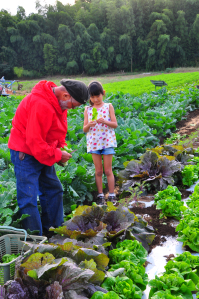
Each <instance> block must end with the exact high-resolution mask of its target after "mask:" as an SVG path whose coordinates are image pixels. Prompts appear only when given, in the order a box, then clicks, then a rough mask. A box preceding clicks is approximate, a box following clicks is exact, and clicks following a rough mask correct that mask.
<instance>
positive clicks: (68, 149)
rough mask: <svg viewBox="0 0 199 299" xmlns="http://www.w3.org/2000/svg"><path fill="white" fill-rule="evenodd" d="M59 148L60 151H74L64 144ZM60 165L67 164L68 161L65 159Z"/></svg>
mask: <svg viewBox="0 0 199 299" xmlns="http://www.w3.org/2000/svg"><path fill="white" fill-rule="evenodd" d="M60 150H61V151H65V152H67V153H69V154H70V153H72V152H74V151H73V150H72V149H71V148H68V147H67V146H64V147H61V148H60ZM60 164H61V165H62V166H67V164H68V161H66V162H65V163H60Z"/></svg>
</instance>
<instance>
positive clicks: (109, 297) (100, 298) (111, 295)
mask: <svg viewBox="0 0 199 299" xmlns="http://www.w3.org/2000/svg"><path fill="white" fill-rule="evenodd" d="M91 299H120V297H119V296H118V295H117V294H116V293H115V292H113V291H110V292H108V293H106V294H105V293H103V292H100V291H98V292H95V293H94V294H93V296H92V297H91Z"/></svg>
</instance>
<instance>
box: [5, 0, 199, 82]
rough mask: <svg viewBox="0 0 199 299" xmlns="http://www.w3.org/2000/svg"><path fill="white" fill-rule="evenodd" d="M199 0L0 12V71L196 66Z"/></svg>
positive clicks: (100, 1) (109, 1)
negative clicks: (30, 11) (35, 11)
mask: <svg viewBox="0 0 199 299" xmlns="http://www.w3.org/2000/svg"><path fill="white" fill-rule="evenodd" d="M198 12H199V1H198V0H181V1H170V0H165V1H162V0H155V1H149V0H89V1H85V0H77V1H75V4H74V5H71V6H70V5H63V4H62V3H61V2H60V1H57V2H56V4H55V5H47V4H44V5H43V6H42V5H41V4H40V2H39V1H38V2H37V13H32V14H30V15H26V13H25V10H24V8H23V7H21V6H19V7H18V11H17V14H16V15H15V16H12V15H10V14H9V13H8V12H7V11H6V10H4V9H3V8H2V9H1V11H0V73H2V75H4V76H6V78H8V79H9V78H11V77H12V76H13V75H14V74H13V68H14V67H18V68H21V67H23V70H24V73H23V76H24V77H26V78H33V77H37V78H38V77H41V76H45V75H48V74H51V75H52V74H61V75H63V76H65V75H68V76H69V75H77V74H87V75H95V74H103V73H107V72H115V71H125V72H136V71H140V70H146V71H157V70H168V71H169V70H171V69H173V68H176V67H187V66H191V67H193V66H194V67H195V66H198V64H199V54H198V46H199V33H198V32H199V14H198Z"/></svg>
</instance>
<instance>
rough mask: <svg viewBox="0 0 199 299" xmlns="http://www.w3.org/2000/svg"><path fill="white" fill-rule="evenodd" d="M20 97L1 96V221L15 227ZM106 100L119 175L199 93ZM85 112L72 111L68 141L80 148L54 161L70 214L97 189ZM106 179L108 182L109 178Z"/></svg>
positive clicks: (198, 100) (192, 106)
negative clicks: (15, 128) (14, 143)
mask: <svg viewBox="0 0 199 299" xmlns="http://www.w3.org/2000/svg"><path fill="white" fill-rule="evenodd" d="M21 100H22V97H10V98H6V99H5V98H4V97H1V98H0V123H1V127H0V134H1V137H0V191H1V192H0V193H1V195H0V196H1V197H0V211H1V217H0V221H1V224H4V225H10V224H12V225H14V226H18V225H19V222H20V219H18V218H17V212H18V207H17V203H16V188H15V176H14V170H13V165H12V164H11V161H10V153H9V150H8V148H7V141H8V138H9V137H8V136H9V132H10V129H11V120H12V118H13V115H14V113H15V111H16V108H17V106H18V104H19V102H20V101H21ZM105 102H112V104H113V106H114V109H115V114H116V117H117V121H118V128H117V129H116V138H117V143H118V147H117V149H116V155H115V157H114V160H113V171H114V174H115V175H116V176H117V175H118V172H119V171H121V170H123V169H124V164H123V163H125V162H126V161H129V160H131V159H132V158H134V159H136V158H139V157H140V156H141V155H142V154H143V153H144V152H145V150H146V148H153V147H154V146H156V145H157V144H158V143H159V137H160V136H166V134H171V132H172V131H173V130H175V128H176V122H177V121H179V120H181V119H182V118H183V117H184V116H185V115H186V114H187V113H188V112H189V111H192V110H194V109H196V108H198V107H199V91H198V90H197V89H196V88H195V87H194V85H193V86H189V87H187V88H184V90H183V91H181V92H180V93H178V94H175V95H169V94H168V93H167V92H166V89H162V90H160V91H159V92H158V93H151V94H143V95H142V96H139V97H133V96H131V95H129V94H125V95H124V94H122V93H117V94H116V95H113V94H107V98H106V99H105ZM83 111H84V107H79V108H78V109H75V110H70V111H69V113H68V134H67V143H68V146H69V147H71V148H72V149H76V152H74V153H73V156H72V159H70V161H69V163H68V166H67V168H62V167H60V166H58V165H56V170H57V174H58V177H59V179H60V181H61V182H62V184H63V186H64V203H65V205H64V207H65V212H66V213H69V212H70V211H71V209H70V207H71V205H73V204H75V203H77V204H82V203H84V202H85V200H86V201H87V202H91V201H92V200H93V196H92V193H93V191H95V190H96V185H95V176H94V173H95V169H94V165H93V162H92V157H91V155H90V154H87V153H86V136H85V134H84V133H83V130H82V127H83ZM103 182H104V184H105V183H106V178H104V180H103Z"/></svg>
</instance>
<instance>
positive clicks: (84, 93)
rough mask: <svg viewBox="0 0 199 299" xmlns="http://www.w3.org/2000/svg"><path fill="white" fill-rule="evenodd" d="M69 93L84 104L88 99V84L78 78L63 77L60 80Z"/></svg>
mask: <svg viewBox="0 0 199 299" xmlns="http://www.w3.org/2000/svg"><path fill="white" fill-rule="evenodd" d="M60 83H61V85H63V86H64V87H65V88H66V90H67V91H68V93H69V94H70V95H71V96H72V97H73V98H74V99H75V100H76V101H77V102H79V103H81V104H84V103H86V101H87V100H88V97H89V94H88V88H87V86H86V84H84V82H82V81H78V80H70V79H62V80H61V81H60Z"/></svg>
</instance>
